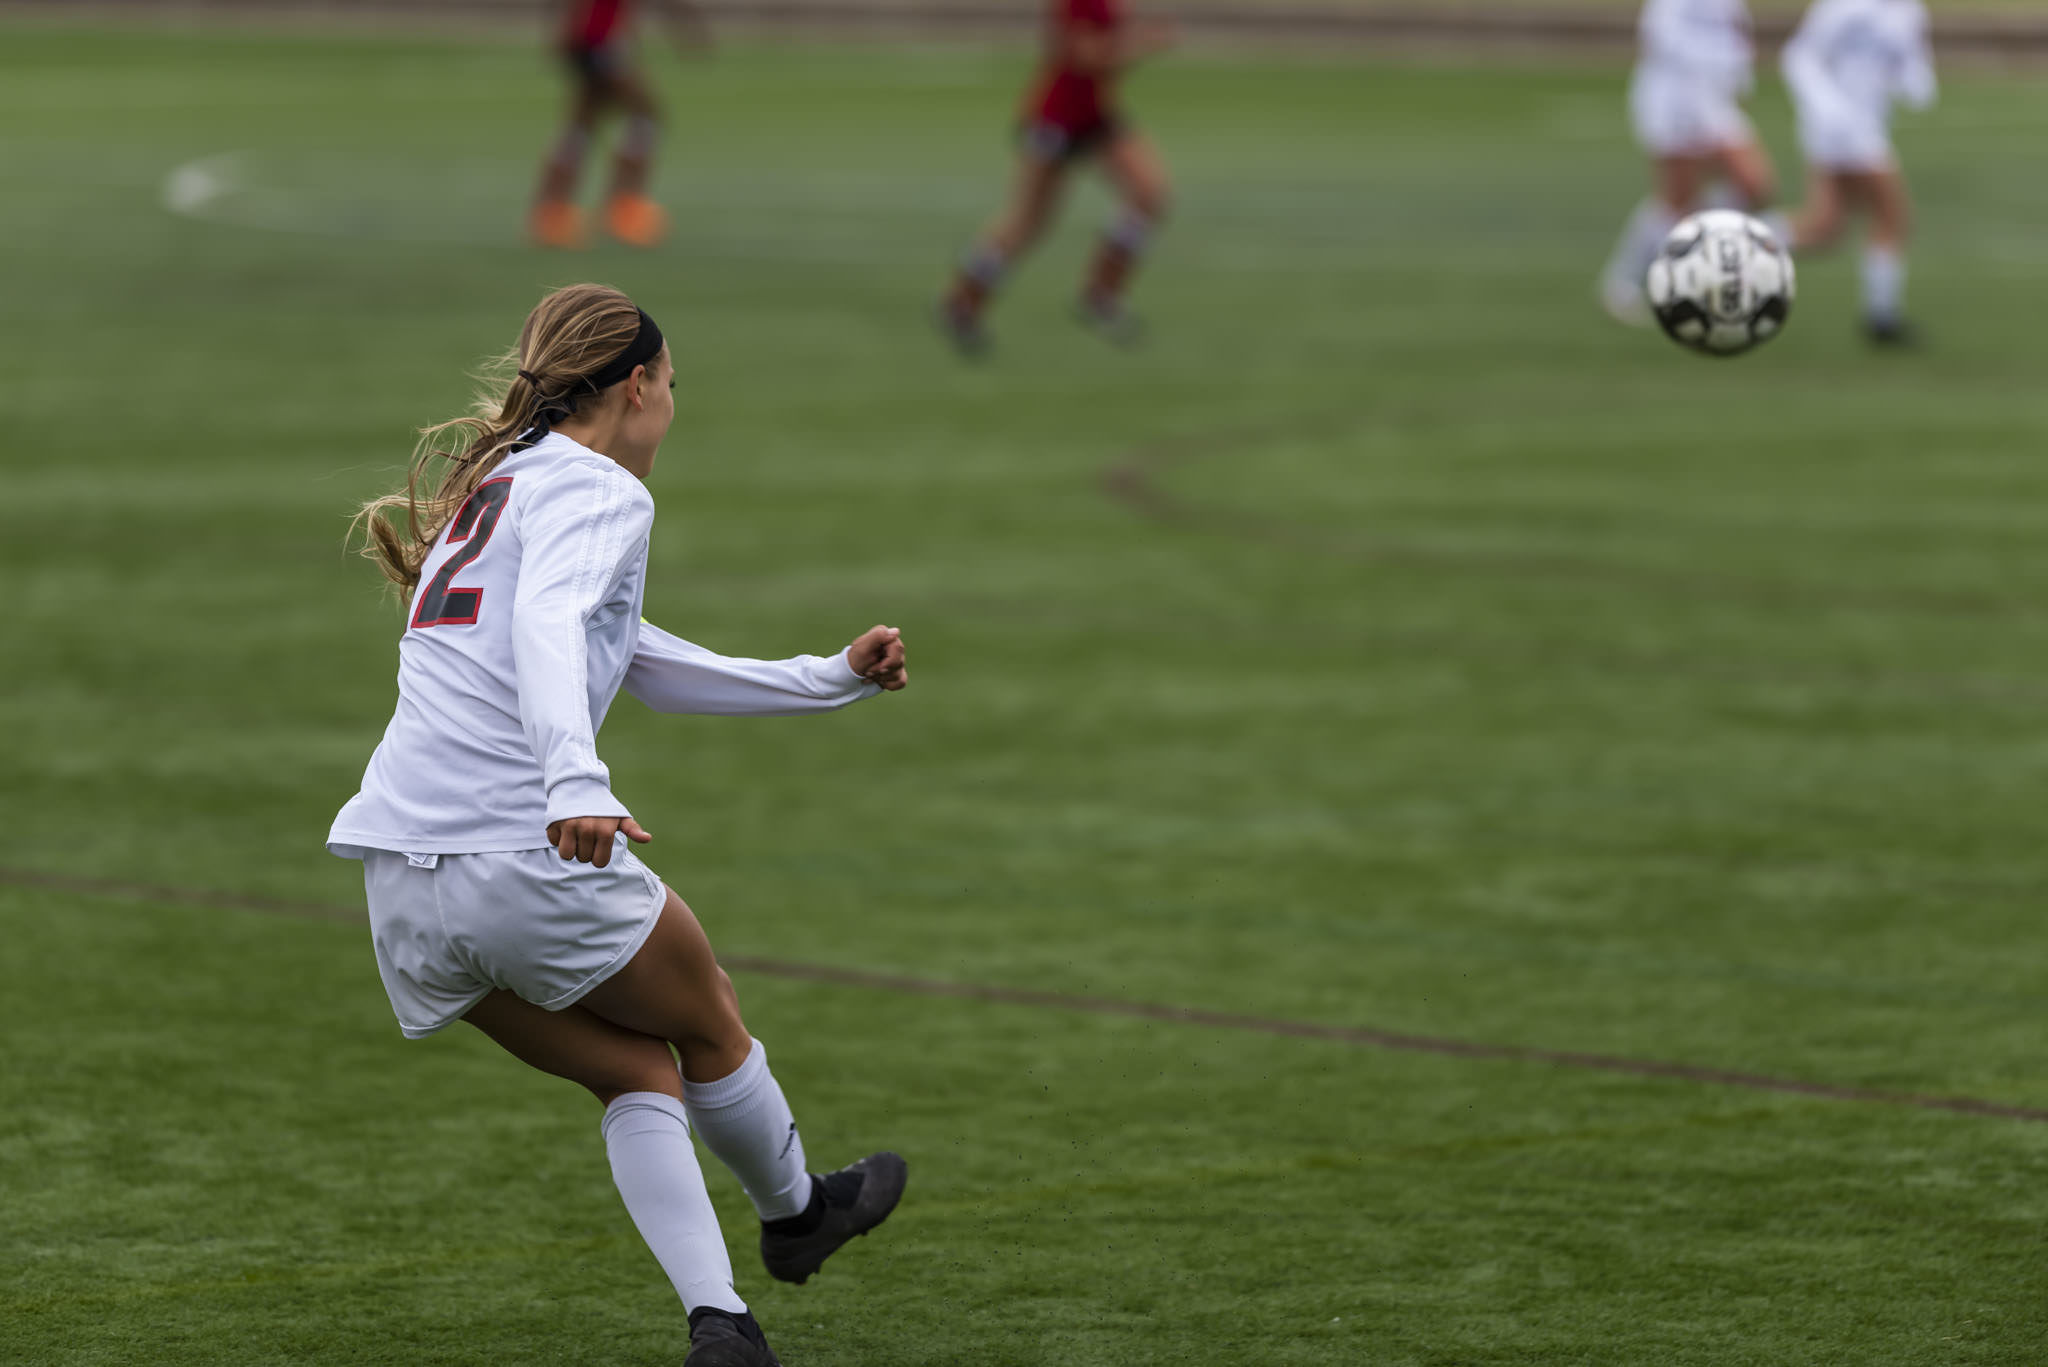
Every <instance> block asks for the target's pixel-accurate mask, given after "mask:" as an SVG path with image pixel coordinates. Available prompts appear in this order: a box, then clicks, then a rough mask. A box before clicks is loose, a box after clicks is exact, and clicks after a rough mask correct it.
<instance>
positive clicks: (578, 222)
mask: <svg viewBox="0 0 2048 1367" xmlns="http://www.w3.org/2000/svg"><path fill="white" fill-rule="evenodd" d="M603 112H604V97H603V95H602V94H601V93H600V92H599V91H597V90H595V89H593V88H592V87H591V86H590V85H588V84H587V83H586V84H580V85H579V86H578V87H577V90H576V94H575V95H574V96H573V97H572V98H571V100H570V102H569V117H568V120H567V121H566V122H565V123H564V124H563V126H562V132H561V135H560V136H559V137H557V138H556V139H555V145H554V147H553V148H552V149H550V151H549V152H548V156H547V160H546V161H544V162H542V163H541V170H540V185H539V186H538V188H536V190H535V191H534V196H533V215H532V220H531V223H530V231H531V232H532V234H533V239H534V241H536V242H538V243H540V245H542V246H544V247H580V246H582V245H583V217H582V215H581V213H579V212H578V211H577V208H576V185H577V182H579V181H581V180H582V179H583V163H584V161H585V160H586V159H587V158H588V156H589V153H590V140H591V138H592V137H593V136H594V135H595V134H596V131H597V121H598V117H599V116H600V115H601V114H602V113H603Z"/></svg>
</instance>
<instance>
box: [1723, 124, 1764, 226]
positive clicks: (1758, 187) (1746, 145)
mask: <svg viewBox="0 0 2048 1367" xmlns="http://www.w3.org/2000/svg"><path fill="white" fill-rule="evenodd" d="M1714 160H1715V161H1716V162H1717V163H1719V166H1720V171H1721V175H1722V177H1723V178H1724V179H1725V180H1726V181H1727V183H1728V185H1729V186H1730V187H1731V188H1732V189H1733V190H1734V192H1735V198H1736V203H1735V206H1734V207H1736V208H1739V209H1741V210H1743V211H1744V212H1745V213H1752V214H1753V213H1756V212H1758V211H1759V210H1761V209H1763V208H1765V207H1766V206H1768V205H1769V204H1770V202H1771V201H1772V200H1774V199H1776V198H1777V197H1778V173H1777V169H1776V168H1775V167H1773V166H1772V165H1771V155H1770V153H1768V152H1766V151H1765V150H1764V148H1763V144H1761V143H1759V142H1757V141H1756V140H1755V139H1754V138H1750V139H1748V140H1747V141H1742V142H1731V143H1728V144H1726V145H1725V146H1722V147H1719V148H1716V149H1715V151H1714Z"/></svg>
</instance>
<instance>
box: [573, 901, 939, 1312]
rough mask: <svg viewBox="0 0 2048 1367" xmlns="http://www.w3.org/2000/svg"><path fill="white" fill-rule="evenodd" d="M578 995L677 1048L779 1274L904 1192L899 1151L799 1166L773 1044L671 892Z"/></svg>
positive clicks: (872, 1219)
mask: <svg viewBox="0 0 2048 1367" xmlns="http://www.w3.org/2000/svg"><path fill="white" fill-rule="evenodd" d="M583 1000H584V1003H585V1004H586V1005H587V1006H588V1007H589V1008H590V1010H592V1011H593V1012H595V1013H597V1014H598V1015H599V1016H601V1017H603V1018H604V1019H606V1020H608V1021H611V1022H612V1023H614V1024H616V1025H618V1026H620V1027H622V1028H623V1029H625V1030H628V1031H632V1032H636V1033H639V1034H645V1035H652V1036H655V1037H657V1038H661V1039H666V1040H668V1041H669V1042H670V1043H671V1044H673V1045H674V1046H675V1048H676V1052H677V1054H678V1055H679V1056H680V1057H681V1059H682V1075H683V1084H682V1096H683V1102H684V1105H685V1106H686V1107H687V1108H688V1114H689V1117H690V1119H691V1121H692V1122H693V1123H694V1124H695V1125H696V1127H697V1133H698V1135H699V1136H700V1137H701V1138H702V1139H703V1140H704V1143H705V1146H706V1147H708V1148H709V1149H710V1150H711V1151H712V1152H713V1153H715V1154H717V1155H718V1157H719V1159H720V1160H721V1161H723V1162H724V1163H725V1165H726V1166H727V1167H728V1168H730V1169H732V1172H733V1175H734V1176H735V1177H737V1178H739V1179H740V1185H741V1186H742V1187H744V1188H745V1189H746V1193H747V1197H748V1199H749V1200H751V1201H752V1202H753V1203H754V1209H755V1210H756V1212H758V1213H759V1215H760V1217H761V1254H762V1259H763V1261H764V1262H766V1264H767V1266H768V1271H769V1272H770V1273H771V1274H772V1275H774V1276H776V1277H779V1278H781V1279H782V1280H784V1281H796V1282H800V1281H804V1280H805V1279H807V1278H808V1277H809V1276H810V1275H811V1274H812V1273H813V1272H815V1271H817V1270H818V1267H819V1265H820V1264H822V1263H823V1262H824V1261H825V1259H826V1258H828V1257H829V1256H831V1254H832V1253H833V1252H834V1251H836V1250H837V1249H838V1248H839V1247H840V1246H841V1245H843V1244H845V1243H846V1242H847V1241H848V1240H850V1239H852V1238H854V1237H855V1236H857V1235H861V1234H865V1233H867V1232H868V1231H869V1230H871V1229H873V1228H874V1227H875V1226H876V1225H878V1224H880V1223H882V1221H883V1220H884V1219H886V1218H887V1217H888V1215H889V1213H890V1211H892V1210H894V1209H895V1208H896V1203H897V1201H899V1200H900V1199H902V1195H903V1187H904V1182H905V1180H906V1179H907V1177H908V1169H907V1166H906V1165H905V1164H904V1162H903V1160H902V1159H901V1158H899V1157H897V1156H896V1155H895V1154H891V1153H882V1154H874V1155H871V1156H870V1157H868V1158H864V1159H862V1160H861V1161H860V1162H858V1163H855V1164H854V1165H852V1166H851V1167H849V1168H845V1169H842V1170H840V1171H839V1172H836V1173H831V1174H828V1175H826V1176H824V1177H819V1178H813V1177H812V1176H811V1175H810V1174H809V1173H807V1172H806V1171H805V1170H804V1150H803V1143H802V1141H801V1140H800V1139H799V1138H798V1135H797V1127H796V1121H795V1119H794V1118H793V1117H792V1116H791V1114H790V1109H789V1103H788V1102H787V1101H786V1100H784V1098H783V1095H782V1088H781V1086H780V1085H779V1084H777V1082H776V1081H775V1075H774V1074H773V1073H771V1072H769V1071H768V1055H767V1052H766V1051H765V1050H764V1049H763V1048H762V1047H761V1044H760V1041H758V1040H756V1039H754V1038H753V1037H752V1036H751V1035H749V1034H748V1033H747V1027H746V1024H745V1022H744V1021H742V1020H741V1018H740V1011H739V1000H738V998H737V996H736V995H735V994H734V992H733V988H732V979H731V978H729V977H727V976H726V973H725V970H723V969H721V968H720V967H719V966H718V960H717V958H716V957H715V956H714V955H713V953H712V951H711V944H710V942H709V941H708V940H707V939H706V938H705V936H704V930H703V927H701V926H700V925H698V923H697V918H696V916H695V915H694V914H692V913H691V911H690V909H689V907H687V906H685V905H684V904H683V901H682V899H681V898H679V897H677V896H676V895H675V894H674V893H673V892H671V893H669V895H668V903H667V906H666V907H665V909H664V910H663V911H662V914H661V919H660V920H659V921H658V922H657V923H656V924H655V928H654V932H653V934H651V935H649V936H648V937H647V942H646V943H645V944H644V945H643V946H641V948H640V950H639V952H638V953H636V954H635V955H634V956H633V958H632V960H631V962H629V963H628V964H627V965H626V966H625V967H624V968H622V969H620V970H619V971H618V972H617V973H616V974H614V975H613V976H611V977H610V978H608V979H606V980H605V981H604V982H603V983H601V984H599V985H598V986H597V987H596V988H594V989H592V991H591V993H590V995H589V996H587V997H585V998H584V999H583Z"/></svg>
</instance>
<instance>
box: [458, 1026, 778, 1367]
mask: <svg viewBox="0 0 2048 1367" xmlns="http://www.w3.org/2000/svg"><path fill="white" fill-rule="evenodd" d="M713 1014H715V1008H714V1013H713ZM464 1019H465V1020H467V1021H468V1022H469V1023H470V1024H472V1025H474V1026H476V1027H477V1028H478V1029H480V1030H482V1031H483V1032H484V1033H485V1034H486V1035H489V1036H490V1037H491V1038H492V1039H493V1040H496V1041H497V1042H498V1044H500V1045H501V1046H503V1047H504V1048H505V1050H506V1051H507V1052H509V1053H510V1054H512V1055H513V1056H514V1057H515V1058H518V1059H519V1060H521V1061H522V1062H524V1063H527V1064H530V1065H531V1066H533V1067H535V1068H538V1069H540V1070H541V1071H542V1072H545V1073H552V1074H554V1075H555V1076H556V1077H562V1078H567V1079H568V1080H570V1081H571V1082H575V1083H578V1084H579V1085H581V1086H583V1087H586V1088H588V1089H589V1090H590V1092H591V1094H592V1095H593V1096H595V1097H596V1098H597V1099H598V1100H599V1101H600V1102H602V1103H603V1104H604V1108H605V1110H604V1123H603V1126H602V1129H603V1133H604V1141H605V1151H606V1153H607V1155H608V1156H609V1158H610V1160H611V1168H612V1180H613V1182H614V1183H615V1184H616V1185H617V1187H618V1189H619V1197H620V1199H621V1200H623V1201H624V1202H625V1206H626V1211H627V1213H628V1214H629V1215H631V1216H632V1217H633V1224H634V1227H635V1228H637V1229H638V1230H639V1231H640V1237H641V1238H642V1239H643V1240H645V1241H646V1243H647V1247H648V1249H649V1250H650V1251H651V1252H652V1253H653V1254H654V1257H655V1261H656V1262H658V1263H660V1264H661V1269H662V1271H663V1272H665V1273H667V1274H668V1277H669V1281H670V1282H671V1283H672V1284H673V1285H674V1287H675V1289H676V1295H677V1296H678V1297H680V1298H681V1299H682V1302H683V1307H684V1310H685V1311H686V1313H687V1314H688V1316H689V1323H690V1343H691V1347H690V1353H689V1356H688V1358H686V1359H685V1367H776V1359H775V1354H774V1352H773V1351H772V1350H771V1349H770V1348H769V1347H768V1341H767V1339H766V1338H765V1337H764V1336H763V1335H762V1333H761V1328H760V1326H759V1325H758V1324H756V1323H755V1322H754V1317H753V1316H752V1315H751V1314H749V1313H748V1311H747V1303H746V1302H745V1301H744V1300H742V1299H741V1298H740V1295H739V1293H738V1292H737V1291H736V1290H734V1289H733V1277H732V1260H731V1259H730V1258H728V1257H727V1256H726V1252H725V1240H724V1238H723V1236H722V1235H721V1234H720V1233H719V1229H718V1216H717V1213H716V1212H715V1211H713V1210H712V1208H711V1198H710V1196H709V1195H708V1194H707V1193H706V1192H705V1190H704V1174H703V1172H702V1170H700V1169H699V1168H698V1166H697V1151H696V1149H695V1148H694V1147H692V1145H691V1143H690V1129H689V1121H688V1118H687V1112H686V1111H685V1107H684V1102H683V1099H682V1094H683V1082H682V1079H681V1078H680V1077H678V1076H677V1073H676V1064H675V1057H674V1056H673V1055H672V1054H671V1053H670V1052H669V1046H668V1043H667V1042H666V1041H664V1040H662V1039H660V1038H659V1037H657V1036H654V1035H650V1034H644V1033H642V1032H639V1031H635V1030H628V1029H625V1028H623V1027H621V1026H619V1025H615V1024H613V1023H612V1022H610V1021H607V1020H605V1019H603V1018H602V1017H601V1016H599V1015H597V1014H596V1013H595V1012H592V1011H590V1010H588V1009H586V1008H584V1007H582V1006H580V1005H579V1006H570V1007H565V1008H564V1009H562V1010H560V1011H547V1010H543V1009H542V1008H540V1007H538V1006H535V1005H534V1004H533V1003H531V1002H528V1001H524V1000H522V999H520V998H519V997H516V996H514V995H513V994H512V993H510V992H502V991H500V992H493V993H491V994H490V995H488V996H486V997H485V998H484V999H483V1000H482V1001H479V1002H478V1003H477V1004H476V1005H475V1006H473V1007H471V1008H470V1010H469V1013H468V1015H466V1016H465V1017H464Z"/></svg>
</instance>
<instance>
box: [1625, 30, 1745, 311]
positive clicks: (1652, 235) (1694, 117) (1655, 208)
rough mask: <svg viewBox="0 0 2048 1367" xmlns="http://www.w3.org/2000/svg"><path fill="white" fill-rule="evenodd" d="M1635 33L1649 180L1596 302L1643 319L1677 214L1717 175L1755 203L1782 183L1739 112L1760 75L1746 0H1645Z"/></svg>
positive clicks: (1634, 99)
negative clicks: (1655, 266)
mask: <svg viewBox="0 0 2048 1367" xmlns="http://www.w3.org/2000/svg"><path fill="white" fill-rule="evenodd" d="M1637 36H1638V40H1639V44H1640V51H1639V55H1638V57H1637V59H1636V69H1635V76H1634V78H1633V79H1632V80H1631V81H1630V83H1629V92H1628V102H1629V114H1630V117H1631V120H1632V122H1633V123H1634V125H1635V134H1636V140H1637V141H1638V142H1639V143H1641V144H1642V146H1643V150H1644V151H1646V152H1648V153H1649V154H1650V162H1651V168H1652V177H1653V179H1652V185H1651V191H1650V197H1649V198H1648V199H1646V200H1644V201H1643V202H1642V203H1641V204H1639V205H1637V206H1636V208H1635V211H1634V212H1633V213H1632V214H1631V215H1630V216H1629V220H1628V222H1627V224H1626V225H1625V226H1624V227H1623V228H1622V233H1621V240H1620V241H1619V242H1618V243H1616V244H1615V248H1614V255H1613V256H1612V257H1610V258H1609V260H1608V263H1607V269H1606V271H1605V272H1604V273H1603V274H1602V275H1601V279H1600V299H1601V302H1602V303H1603V304H1604V305H1605V306H1606V308H1607V311H1608V312H1609V313H1611V314H1613V315H1614V316H1615V317H1616V318H1618V319H1620V320H1621V321H1623V322H1625V323H1635V324H1641V323H1647V322H1648V321H1649V318H1650V314H1649V309H1648V307H1647V305H1646V304H1645V302H1644V299H1643V277H1644V275H1645V274H1647V273H1648V271H1649V269H1650V262H1651V261H1653V260H1655V259H1656V256H1657V249H1658V247H1660V246H1662V245H1663V242H1664V239H1665V237H1666V236H1668V235H1669V234H1670V232H1671V229H1672V228H1673V227H1675V226H1676V225H1677V223H1678V220H1680V219H1681V218H1684V217H1685V216H1686V215H1687V214H1690V213H1692V212H1693V211H1694V210H1696V209H1699V208H1702V207H1704V203H1705V197H1706V195H1707V192H1708V190H1709V189H1710V188H1711V187H1712V186H1713V185H1714V184H1715V183H1716V182H1717V181H1725V182H1726V183H1727V185H1728V186H1729V187H1730V189H1731V190H1732V192H1733V195H1734V198H1735V201H1736V204H1737V205H1738V207H1741V208H1745V209H1750V210H1755V209H1758V208H1761V207H1762V206H1763V205H1765V204H1767V203H1769V202H1770V199H1771V196H1772V195H1773V194H1775V193H1776V189H1777V187H1776V184H1775V181H1776V176H1775V173H1774V172H1773V171H1772V168H1771V159H1770V156H1769V154H1768V153H1766V152H1765V151H1764V149H1763V146H1762V144H1760V143H1759V142H1758V141H1757V137H1756V131H1755V130H1754V129H1752V128H1751V127H1750V124H1749V119H1748V118H1747V117H1746V116H1745V115H1744V114H1743V112H1742V97H1743V96H1744V95H1746V94H1748V93H1749V89H1750V86H1751V84H1752V83H1753V81H1754V54H1753V50H1752V47H1751V43H1750V32H1749V10H1748V9H1747V8H1746V7H1745V6H1744V4H1743V0H1648V2H1647V3H1646V4H1645V5H1644V6H1643V12H1642V18H1641V20H1640V21H1639V22H1638V24H1637Z"/></svg>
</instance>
